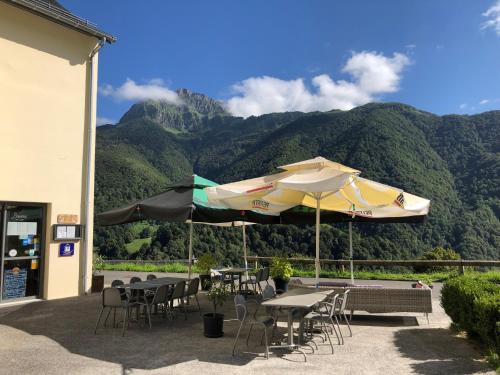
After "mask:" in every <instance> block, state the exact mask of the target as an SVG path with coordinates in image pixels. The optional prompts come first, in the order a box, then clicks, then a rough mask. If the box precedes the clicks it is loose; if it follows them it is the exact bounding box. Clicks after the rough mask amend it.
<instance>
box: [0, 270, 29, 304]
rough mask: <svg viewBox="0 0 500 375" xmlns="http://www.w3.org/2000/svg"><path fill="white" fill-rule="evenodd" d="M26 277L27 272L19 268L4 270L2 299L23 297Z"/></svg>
mask: <svg viewBox="0 0 500 375" xmlns="http://www.w3.org/2000/svg"><path fill="white" fill-rule="evenodd" d="M27 276H28V272H27V271H26V270H25V269H21V268H19V267H14V268H13V269H11V270H5V272H4V276H3V292H2V299H9V298H22V297H25V296H26V277H27Z"/></svg>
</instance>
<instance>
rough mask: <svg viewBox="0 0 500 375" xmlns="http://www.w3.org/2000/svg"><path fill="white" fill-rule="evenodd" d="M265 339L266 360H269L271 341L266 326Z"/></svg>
mask: <svg viewBox="0 0 500 375" xmlns="http://www.w3.org/2000/svg"><path fill="white" fill-rule="evenodd" d="M264 338H265V339H266V358H267V359H269V340H268V339H267V327H266V326H264Z"/></svg>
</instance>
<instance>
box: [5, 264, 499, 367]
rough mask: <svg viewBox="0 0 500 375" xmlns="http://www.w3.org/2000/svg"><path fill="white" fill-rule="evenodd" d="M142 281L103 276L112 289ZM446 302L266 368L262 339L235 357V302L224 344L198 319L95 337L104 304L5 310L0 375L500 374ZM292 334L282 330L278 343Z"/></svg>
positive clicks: (386, 318) (82, 300) (365, 326)
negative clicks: (458, 326) (460, 329)
mask: <svg viewBox="0 0 500 375" xmlns="http://www.w3.org/2000/svg"><path fill="white" fill-rule="evenodd" d="M137 274H138V273H134V272H105V282H106V283H107V284H109V283H110V282H111V280H113V279H117V278H121V279H124V280H126V281H127V280H128V279H129V278H130V277H131V276H135V275H137ZM145 275H146V273H144V274H140V276H142V277H143V278H144V277H145ZM157 275H158V276H165V275H167V274H157ZM168 275H169V276H182V275H175V274H168ZM357 282H358V283H363V284H365V283H366V284H383V285H387V286H394V287H409V284H410V283H408V282H381V281H357ZM439 293H440V285H439V284H438V285H436V287H435V289H434V292H433V308H434V313H433V314H431V315H430V324H427V320H426V319H425V318H424V317H423V316H422V314H381V315H368V314H361V313H360V314H356V315H355V318H354V321H353V332H354V335H353V337H347V338H346V340H345V345H336V342H335V341H334V343H335V353H334V354H333V355H332V354H330V352H329V347H326V346H320V350H319V352H318V353H316V354H313V355H309V356H308V362H307V363H304V362H303V357H302V356H300V355H297V354H286V355H280V356H278V355H276V354H275V355H272V356H271V358H270V359H269V360H266V359H265V358H263V356H262V352H263V351H264V348H263V347H262V346H260V333H256V332H254V335H253V336H252V338H251V340H250V344H249V347H248V348H247V347H246V346H245V343H244V339H242V340H240V342H239V344H238V351H237V356H235V357H233V356H231V349H232V344H233V341H234V338H235V335H236V331H237V328H238V323H237V321H235V319H234V316H235V315H234V306H233V304H232V301H228V302H227V303H226V304H225V306H224V308H223V310H224V313H225V318H226V321H225V322H224V332H225V335H224V337H222V338H218V339H209V338H205V337H204V336H203V334H202V331H203V324H202V319H201V317H200V315H199V314H198V313H197V312H191V313H189V316H188V319H187V320H184V318H183V317H182V316H181V315H179V316H178V317H176V318H175V319H174V320H173V321H170V320H163V319H162V318H161V317H154V319H153V329H152V330H149V329H148V328H145V327H140V326H139V325H138V324H137V323H132V324H131V325H130V328H129V330H128V331H127V333H126V335H125V337H122V336H121V330H120V329H118V328H114V329H113V328H111V327H110V326H109V325H108V327H107V328H103V329H100V330H99V331H98V334H97V335H94V334H93V329H94V325H95V321H96V319H97V315H98V313H99V310H100V296H99V295H92V296H86V297H77V298H67V299H61V300H54V301H42V302H37V303H30V304H25V305H16V306H9V307H1V308H0V374H14V373H16V374H204V375H205V374H245V375H248V374H256V373H259V374H271V375H272V374H305V373H309V374H353V375H354V374H356V375H357V374H389V373H390V374H424V375H431V374H457V375H458V374H464V375H465V374H494V372H493V371H492V370H490V369H489V367H488V366H487V364H486V363H485V362H484V361H482V360H481V359H480V355H479V353H478V352H477V351H476V350H475V349H474V348H473V347H472V346H471V344H470V342H469V341H467V340H465V339H463V338H461V337H457V336H455V335H454V334H453V333H452V332H450V330H449V329H448V327H449V324H450V321H449V318H448V317H447V316H446V314H445V313H444V311H443V309H442V308H441V307H440V305H439ZM200 303H201V305H202V310H203V311H204V312H208V311H210V304H209V301H208V300H207V299H206V296H204V295H201V296H200ZM285 331H286V328H285V324H280V327H279V332H278V334H281V333H284V332H285ZM246 332H247V331H244V332H243V334H244V335H246ZM344 332H346V330H345V329H344ZM244 337H245V336H244ZM278 354H282V353H278Z"/></svg>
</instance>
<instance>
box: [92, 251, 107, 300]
mask: <svg viewBox="0 0 500 375" xmlns="http://www.w3.org/2000/svg"><path fill="white" fill-rule="evenodd" d="M103 269H104V260H103V259H102V257H101V256H100V255H98V254H96V253H94V256H93V258H92V285H91V287H90V291H91V292H92V293H101V292H102V290H103V289H104V275H102V274H101V271H102V270H103Z"/></svg>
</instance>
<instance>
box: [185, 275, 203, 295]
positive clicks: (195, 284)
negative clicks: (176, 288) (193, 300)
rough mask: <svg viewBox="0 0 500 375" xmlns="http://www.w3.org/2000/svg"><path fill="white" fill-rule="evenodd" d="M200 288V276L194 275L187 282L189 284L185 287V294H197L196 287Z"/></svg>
mask: <svg viewBox="0 0 500 375" xmlns="http://www.w3.org/2000/svg"><path fill="white" fill-rule="evenodd" d="M199 288H200V278H199V277H195V278H194V279H193V280H191V281H190V282H189V285H188V287H187V291H186V295H187V296H193V295H195V294H198V289H199Z"/></svg>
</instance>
